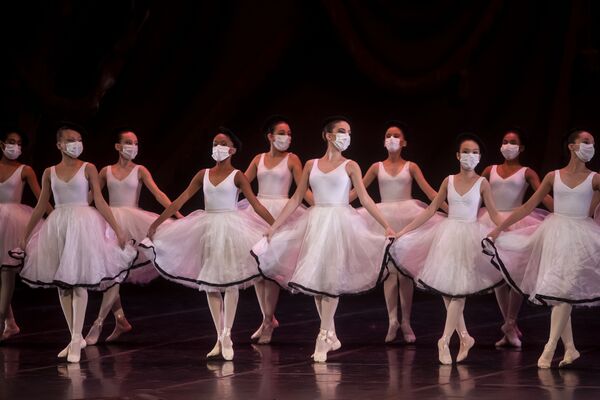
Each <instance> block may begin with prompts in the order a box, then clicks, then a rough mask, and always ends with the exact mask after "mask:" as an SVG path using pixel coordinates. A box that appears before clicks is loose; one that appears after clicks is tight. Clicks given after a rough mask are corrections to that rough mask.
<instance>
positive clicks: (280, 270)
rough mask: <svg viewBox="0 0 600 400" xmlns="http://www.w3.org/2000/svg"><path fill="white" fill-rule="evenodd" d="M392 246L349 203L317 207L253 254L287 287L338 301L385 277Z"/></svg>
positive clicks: (288, 223) (268, 273)
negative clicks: (387, 250)
mask: <svg viewBox="0 0 600 400" xmlns="http://www.w3.org/2000/svg"><path fill="white" fill-rule="evenodd" d="M389 242H390V240H389V239H388V238H386V237H385V236H384V231H383V229H381V228H380V229H376V230H375V229H372V228H371V227H370V224H369V221H368V219H367V218H365V217H364V216H363V215H361V214H360V213H359V212H358V211H357V210H355V209H354V208H352V207H351V206H349V205H344V206H315V207H311V208H309V209H308V212H307V213H305V214H303V215H301V216H300V218H298V219H297V220H287V221H286V222H285V224H284V225H283V226H281V228H280V229H279V230H278V231H277V232H275V234H274V235H273V237H272V239H271V242H270V243H267V241H266V239H264V238H263V240H261V241H260V242H259V243H257V244H256V245H255V246H254V247H253V249H252V251H253V254H254V255H255V257H256V259H257V262H258V263H259V269H260V272H261V273H262V274H263V276H265V277H266V278H268V279H271V280H274V281H275V282H277V283H278V284H279V285H281V286H282V287H284V288H287V289H290V290H292V291H300V292H303V293H306V294H311V295H326V296H331V297H337V296H339V295H342V294H358V293H361V292H365V291H368V290H370V289H372V288H374V287H375V286H376V285H377V283H379V282H380V281H381V280H383V279H384V278H385V277H386V275H387V274H386V272H387V271H386V267H385V255H386V248H387V246H388V244H389Z"/></svg>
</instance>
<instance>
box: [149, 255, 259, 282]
mask: <svg viewBox="0 0 600 400" xmlns="http://www.w3.org/2000/svg"><path fill="white" fill-rule="evenodd" d="M138 246H139V247H141V248H143V249H151V250H152V253H153V254H154V256H153V258H154V261H153V264H154V268H156V270H157V271H158V272H159V273H160V274H161V275H162V276H163V277H164V278H165V279H167V280H170V281H172V282H175V283H179V284H182V285H183V283H181V282H190V283H195V284H196V285H198V286H200V285H205V286H212V287H214V288H227V287H231V286H239V285H242V284H243V283H246V282H249V281H251V280H254V279H256V278H259V277H260V274H255V275H252V276H250V277H248V278H244V279H242V280H239V281H236V282H229V283H211V282H205V281H201V280H198V279H192V278H186V277H184V276H175V275H171V274H170V273H168V272H167V271H165V270H164V269H162V268H161V267H160V265H159V264H158V262H157V261H156V250H155V248H154V246H146V245H145V244H143V243H139V244H138ZM184 286H186V285H184ZM196 289H199V288H196ZM201 290H204V289H201Z"/></svg>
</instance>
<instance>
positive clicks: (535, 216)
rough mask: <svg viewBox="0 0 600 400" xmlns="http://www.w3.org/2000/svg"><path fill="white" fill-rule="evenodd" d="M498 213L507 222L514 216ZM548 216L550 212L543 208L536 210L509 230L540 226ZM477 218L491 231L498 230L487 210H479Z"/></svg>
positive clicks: (503, 212)
mask: <svg viewBox="0 0 600 400" xmlns="http://www.w3.org/2000/svg"><path fill="white" fill-rule="evenodd" d="M498 213H499V214H500V217H501V218H502V220H505V219H506V218H508V216H509V215H510V214H512V211H499V212H498ZM548 215H550V213H549V212H548V211H546V210H542V209H541V208H536V209H534V210H533V211H532V212H531V214H529V215H528V216H526V217H525V218H523V219H522V220H520V221H519V222H517V223H516V224H513V225H512V226H511V227H510V228H509V229H510V230H515V229H522V228H527V227H530V226H539V225H540V224H541V223H542V222H543V221H544V218H546V217H547V216H548ZM477 218H478V220H479V222H481V223H483V224H484V225H486V226H488V227H489V228H490V231H491V230H494V229H495V228H496V224H495V223H494V222H493V221H492V219H491V218H490V214H489V213H488V211H487V208H485V207H482V208H481V209H480V210H479V213H478V216H477Z"/></svg>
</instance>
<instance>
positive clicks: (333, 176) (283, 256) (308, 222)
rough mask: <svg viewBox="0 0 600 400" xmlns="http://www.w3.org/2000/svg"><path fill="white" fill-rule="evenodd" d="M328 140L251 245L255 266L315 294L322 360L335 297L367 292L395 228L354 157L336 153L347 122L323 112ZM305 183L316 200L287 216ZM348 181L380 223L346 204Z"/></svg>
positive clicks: (334, 342)
mask: <svg viewBox="0 0 600 400" xmlns="http://www.w3.org/2000/svg"><path fill="white" fill-rule="evenodd" d="M322 138H323V140H325V142H326V143H327V149H326V152H325V154H324V155H323V157H321V158H319V159H314V160H310V161H308V162H307V163H306V165H305V167H304V170H303V172H302V178H301V179H300V182H299V184H298V187H297V188H296V191H295V193H294V195H293V196H292V197H291V198H290V200H289V201H288V202H287V204H286V205H285V207H284V209H283V210H282V211H281V214H280V215H279V217H278V218H277V220H276V221H275V223H274V224H273V226H272V227H271V229H269V233H268V235H267V238H265V239H263V240H261V241H260V242H259V243H257V244H256V246H254V247H253V253H254V255H255V257H256V259H257V262H258V264H259V269H260V271H261V273H262V274H263V275H264V276H265V277H267V278H269V279H272V280H275V281H277V282H278V283H279V284H280V285H281V286H283V287H286V288H288V289H290V290H292V291H298V292H302V293H305V294H308V295H311V296H314V297H315V303H316V306H317V312H318V313H319V317H320V318H321V326H320V331H319V334H318V336H317V339H316V343H315V351H314V353H313V355H312V357H313V359H314V361H315V362H325V361H327V353H328V352H329V351H332V350H337V349H339V348H340V346H341V343H340V342H339V340H338V339H337V335H336V333H335V325H334V316H335V311H336V309H337V306H338V301H339V296H341V295H344V294H356V293H361V292H365V291H368V290H370V289H372V288H373V287H375V285H377V283H379V282H381V280H383V279H384V278H385V276H386V265H385V255H386V249H387V247H388V243H389V242H390V240H389V239H388V238H387V237H386V236H393V234H394V231H393V230H392V228H391V227H390V225H389V224H388V223H387V221H386V220H385V218H384V217H383V215H382V214H381V212H380V211H379V209H378V208H377V207H376V205H375V202H374V201H373V200H372V199H371V197H369V194H368V193H367V191H366V189H365V186H364V185H363V182H362V174H361V171H360V167H359V166H358V164H357V163H356V162H354V161H352V160H349V159H346V158H345V157H344V156H343V155H342V153H343V152H344V151H345V150H346V149H347V148H348V146H349V145H350V138H351V132H350V124H349V122H348V120H347V119H346V118H344V117H331V118H328V119H327V120H326V121H325V123H324V125H323V128H322ZM309 185H310V188H311V189H312V193H313V196H314V202H315V205H314V206H313V207H311V208H310V209H309V211H308V212H307V213H306V214H304V215H303V216H302V217H301V218H300V219H298V220H288V218H289V217H290V215H292V213H293V212H294V211H295V210H296V209H297V208H298V207H299V206H300V204H301V202H302V199H303V197H304V195H305V193H306V191H307V190H308V188H309ZM352 185H354V187H355V188H356V193H357V195H358V198H359V199H360V201H361V203H362V205H363V206H364V207H365V208H366V209H367V211H368V212H369V213H370V214H371V215H372V216H373V218H375V219H376V220H377V222H378V223H379V224H380V225H381V226H382V227H383V229H381V228H379V229H373V228H372V227H371V226H370V225H369V221H368V219H367V218H365V217H364V216H363V215H361V214H360V213H359V212H358V211H357V210H355V209H354V208H353V207H352V206H350V204H349V196H350V189H351V186H352Z"/></svg>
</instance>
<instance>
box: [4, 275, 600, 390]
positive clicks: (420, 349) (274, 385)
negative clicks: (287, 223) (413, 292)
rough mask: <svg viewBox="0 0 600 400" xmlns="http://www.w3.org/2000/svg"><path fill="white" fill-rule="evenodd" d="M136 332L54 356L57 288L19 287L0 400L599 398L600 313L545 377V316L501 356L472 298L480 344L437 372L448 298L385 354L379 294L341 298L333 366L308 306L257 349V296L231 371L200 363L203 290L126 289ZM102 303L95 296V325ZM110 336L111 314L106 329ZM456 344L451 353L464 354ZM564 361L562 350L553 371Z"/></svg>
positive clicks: (491, 317) (428, 304)
mask: <svg viewBox="0 0 600 400" xmlns="http://www.w3.org/2000/svg"><path fill="white" fill-rule="evenodd" d="M122 295H123V302H124V304H125V307H126V311H127V314H128V317H129V319H130V321H131V323H132V324H133V326H134V331H133V332H132V333H130V334H128V335H126V336H124V337H123V339H122V341H121V342H120V343H118V344H112V345H105V344H102V343H100V344H99V345H98V346H94V347H88V348H87V349H85V350H84V351H83V355H82V361H81V362H80V363H79V364H67V363H65V362H60V361H58V360H57V359H56V354H57V352H58V351H59V350H60V349H62V348H63V347H64V346H65V345H66V343H67V342H68V340H69V339H68V334H67V330H66V325H65V323H64V320H63V318H62V314H61V311H60V308H59V304H58V300H57V296H56V294H55V291H53V290H35V291H33V290H30V289H27V288H24V287H22V286H19V288H18V290H17V292H16V293H15V302H14V304H15V311H16V313H17V318H18V320H19V322H20V325H21V328H22V333H21V334H20V335H19V336H18V337H15V338H14V339H11V340H9V341H6V342H4V343H2V344H1V345H0V357H1V364H0V367H1V368H2V378H1V380H0V383H1V385H0V399H83V398H89V399H145V400H148V399H210V398H215V399H229V398H231V399H245V400H246V399H318V398H328V399H354V398H355V399H388V398H389V399H397V398H401V399H448V398H467V399H470V398H473V399H505V400H506V399H525V398H527V399H530V400H534V399H599V398H600V346H599V345H598V343H600V313H599V311H598V310H596V309H591V310H590V309H581V310H576V311H575V312H574V316H573V324H574V326H573V327H574V331H575V340H576V343H577V344H578V348H579V350H580V351H581V354H582V357H581V359H580V360H578V362H577V363H576V364H574V366H573V367H572V368H569V369H561V370H559V369H557V368H554V369H551V370H538V368H537V367H536V360H537V358H538V356H539V354H540V352H541V349H542V347H543V344H544V342H545V339H546V336H547V330H548V325H549V312H548V310H547V309H545V308H535V307H531V306H528V307H525V308H524V310H523V312H522V319H521V323H520V325H521V328H522V330H523V332H524V334H525V338H524V347H523V350H522V351H514V350H497V349H495V348H494V347H493V343H494V342H495V341H496V340H497V339H498V338H499V321H500V316H499V312H498V310H497V307H496V305H495V302H494V299H493V298H492V297H491V296H485V297H482V298H476V299H469V300H468V301H467V310H466V318H467V325H468V326H469V328H470V331H471V334H472V335H473V336H474V337H475V338H476V340H477V344H476V346H475V348H474V349H473V350H472V352H471V354H470V356H469V358H468V359H467V361H466V362H464V363H462V364H459V365H454V366H440V365H439V364H438V362H437V348H436V340H437V339H438V337H439V336H440V332H441V329H442V326H443V321H444V312H443V306H442V301H441V300H440V299H439V298H436V297H433V296H429V295H424V294H419V295H418V296H417V297H416V299H415V305H414V314H413V327H414V330H415V332H416V334H417V336H418V344H416V345H411V346H406V345H403V344H402V343H401V342H398V343H395V344H392V345H384V344H383V338H384V336H385V333H386V330H387V316H386V311H385V305H384V301H383V296H382V293H381V291H380V290H377V291H374V292H372V293H370V294H368V295H365V296H360V297H348V298H343V299H342V301H341V304H340V307H339V309H338V314H337V319H336V324H337V330H338V335H339V337H340V340H341V341H342V343H343V347H342V349H341V350H340V351H338V352H336V353H330V358H329V362H328V363H327V364H313V363H312V362H311V360H310V358H309V356H310V354H311V353H312V351H313V347H314V339H315V337H316V334H317V332H318V318H317V314H316V311H315V309H314V305H313V302H312V299H311V298H309V297H306V296H302V295H296V296H291V295H288V294H285V295H282V298H281V302H280V307H279V309H278V314H277V315H278V318H279V320H280V322H281V327H280V328H279V329H277V330H276V332H275V334H274V339H273V343H272V345H270V346H258V345H252V344H251V343H250V341H249V336H250V334H251V333H252V331H253V330H254V329H255V328H256V327H257V324H258V322H259V319H260V317H259V310H258V306H257V303H256V298H255V296H254V292H253V290H247V291H246V292H245V293H243V294H242V295H241V296H240V305H239V308H238V314H237V319H236V323H235V326H234V330H233V340H234V343H235V345H234V346H235V347H234V348H235V359H234V361H233V362H225V361H209V362H207V361H206V360H205V358H204V355H205V354H206V353H207V352H208V351H209V350H210V349H211V348H212V345H213V344H214V342H215V333H214V328H213V325H212V321H211V318H210V314H209V311H208V309H207V305H206V300H205V297H204V295H203V294H202V293H198V292H195V291H193V290H190V289H186V288H183V287H179V286H175V285H172V284H170V283H166V282H157V283H153V284H152V285H150V286H148V287H145V288H136V287H127V286H126V287H124V288H123V290H122ZM99 299H100V297H99V295H98V294H95V293H92V292H91V294H90V302H89V308H88V318H87V324H86V329H85V331H87V326H88V325H89V323H91V322H92V321H93V319H94V316H95V312H97V307H98V304H99ZM111 331H112V317H109V318H108V319H107V322H106V324H105V327H104V332H103V333H104V335H103V337H106V336H107V335H108V334H110V332H111ZM457 349H458V343H457V342H456V338H454V340H453V343H452V346H451V351H452V353H453V355H454V356H455V355H456V352H457ZM561 358H562V348H561V347H560V346H559V349H558V351H557V354H556V359H555V362H557V361H558V360H560V359H561Z"/></svg>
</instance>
